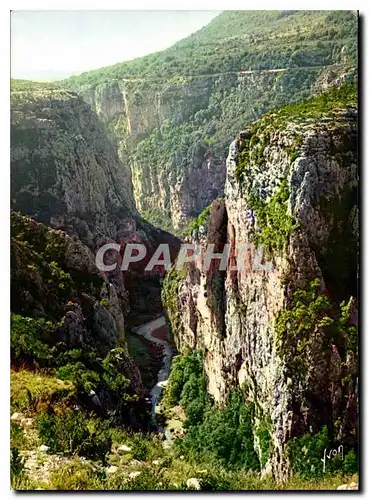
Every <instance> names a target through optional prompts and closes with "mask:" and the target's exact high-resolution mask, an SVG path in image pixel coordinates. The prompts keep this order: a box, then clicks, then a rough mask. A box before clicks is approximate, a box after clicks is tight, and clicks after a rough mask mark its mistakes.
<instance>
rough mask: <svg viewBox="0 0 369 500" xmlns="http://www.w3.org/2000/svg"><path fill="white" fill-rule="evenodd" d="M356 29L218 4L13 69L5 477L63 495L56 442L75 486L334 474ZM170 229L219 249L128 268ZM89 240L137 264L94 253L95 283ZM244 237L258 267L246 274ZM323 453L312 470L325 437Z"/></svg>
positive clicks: (345, 417)
mask: <svg viewBox="0 0 369 500" xmlns="http://www.w3.org/2000/svg"><path fill="white" fill-rule="evenodd" d="M356 35H357V19H356V15H355V13H352V12H346V11H337V12H329V11H252V12H251V11H250V12H248V11H244V12H239V13H234V12H231V11H229V12H224V13H222V14H220V15H219V16H217V17H216V18H215V19H214V20H213V21H212V22H211V23H210V24H209V25H207V26H205V27H204V28H202V29H201V30H200V31H198V32H197V33H195V34H193V35H191V36H190V37H188V38H186V39H184V40H181V41H179V42H178V43H177V44H175V45H174V46H173V47H171V48H169V49H167V50H165V51H162V52H159V53H155V54H150V55H148V56H145V57H143V58H139V59H136V60H133V61H128V62H126V63H120V64H117V65H115V66H112V67H108V68H102V69H100V70H95V71H91V72H88V73H84V74H82V75H79V76H75V77H71V78H70V79H68V80H64V81H61V82H57V83H54V84H48V83H45V84H42V83H34V82H26V81H17V80H15V81H13V82H12V93H11V99H12V101H11V146H12V148H11V169H12V170H11V209H12V213H11V247H12V248H11V285H12V286H11V310H12V320H11V361H12V406H11V410H12V416H11V419H12V453H13V455H12V457H13V462H12V463H13V464H17V463H19V460H22V457H23V459H25V460H26V472H24V469H21V472H20V473H19V474H18V476H17V475H16V474H15V476H14V477H15V480H16V481H18V483H16V485H17V484H18V486H19V484H20V485H21V488H20V489H33V488H34V487H35V486H38V487H41V488H42V489H48V488H50V489H60V488H56V487H55V485H57V486H61V485H60V484H59V483H58V481H57V478H56V476H57V474H56V472H55V463H52V461H53V460H54V461H55V460H56V458H55V457H56V456H57V455H58V454H59V455H62V456H63V457H74V458H73V460H74V462H73V463H72V458H70V462H68V460H69V459H67V458H66V459H65V460H66V462H65V463H64V465H63V466H65V467H66V469H65V470H69V471H72V472H68V473H66V474H67V475H68V477H70V476H72V477H73V478H74V479H73V480H75V481H77V487H79V486H80V485H79V483H78V481H79V480H80V479H77V476H78V477H80V476H79V472H78V471H82V472H81V474H82V476H83V477H84V478H85V479H83V480H81V481H82V487H81V489H95V488H97V489H136V490H147V489H148V490H151V489H179V490H181V489H210V490H229V489H232V490H234V489H235V490H237V489H240V490H241V489H270V488H272V489H279V488H281V489H283V488H286V489H291V488H292V489H294V488H296V485H297V488H302V489H305V488H306V489H315V488H316V487H317V485H318V484H322V485H323V486H322V488H323V489H324V488H326V489H336V488H337V486H339V485H340V484H341V482H342V481H349V479H348V478H351V479H352V478H353V477H354V476H353V474H354V473H356V472H357V453H358V437H357V435H358V373H359V369H358V363H359V351H358V337H357V327H358V319H357V318H358V290H357V277H358V239H359V211H358V210H359V209H358V151H357V150H358V148H357V141H358V130H357V128H358V124H357V121H358V120H357V71H356V66H357V55H356ZM271 40H272V41H273V47H272V48H271V46H270V42H271ZM181 242H185V243H188V244H196V245H198V246H199V248H201V249H202V252H203V254H204V253H205V252H206V249H207V248H208V247H209V246H210V245H214V251H215V252H222V251H224V248H225V245H228V247H229V248H230V255H229V259H228V266H227V268H226V269H222V268H219V262H217V261H216V262H215V263H214V265H212V266H211V267H210V268H205V267H204V266H203V264H202V263H201V260H199V261H197V262H188V263H187V264H186V265H185V266H184V268H183V269H182V270H177V269H175V268H174V267H173V268H172V269H171V270H170V271H167V272H165V269H163V267H162V266H155V267H154V269H153V270H152V271H145V267H146V265H147V263H148V261H149V260H150V258H151V257H152V255H153V254H154V252H155V250H156V249H157V247H158V246H159V245H160V244H163V243H164V244H167V245H168V246H169V249H170V257H171V260H172V262H175V260H176V258H177V256H178V252H179V248H180V244H181ZM106 243H117V244H119V245H120V250H123V249H124V247H125V246H126V245H127V244H130V243H134V244H142V245H144V246H145V248H146V249H147V255H146V257H145V259H144V260H143V261H142V262H137V263H135V264H134V265H133V266H130V267H129V269H128V270H127V271H126V270H124V271H123V272H122V271H121V270H120V267H121V263H122V255H123V254H122V252H121V251H115V250H112V251H110V252H108V253H107V254H106V257H105V263H106V264H112V263H115V262H117V264H118V265H117V267H116V269H115V270H113V271H109V272H102V271H100V270H99V269H98V268H97V267H96V262H95V256H96V252H97V251H98V249H99V248H101V247H102V245H104V244H106ZM245 243H247V244H250V252H246V254H245V255H244V261H245V267H244V269H236V268H235V266H234V264H235V262H236V260H237V258H238V257H239V254H238V253H237V252H238V249H239V248H240V245H242V244H245ZM257 248H263V250H264V260H263V261H262V262H263V263H265V262H266V261H270V262H272V264H273V265H272V267H271V268H269V269H268V268H266V267H265V268H263V267H261V268H260V269H259V268H257V269H256V268H255V266H254V264H253V263H254V262H255V261H254V252H255V249H257ZM164 315H165V320H164ZM164 324H166V326H165V327H164ZM162 327H164V329H167V332H164V333H163V332H161V333H160V331H159V330H160V329H161V328H162ZM166 335H168V337H166ZM173 355H174V357H173ZM172 358H173V363H172ZM168 376H169V377H168ZM163 388H164V396H163V395H162V392H163ZM159 401H160V417H159V416H158V415H156V413H157V410H158V402H159ZM153 417H154V418H153ZM25 420H26V421H28V422H29V426H28V427H27V425H28V424H27V422H25ZM22 422H23V424H22ZM166 422H167V424H166ZM168 422H170V424H168ZM26 424H27V425H26ZM162 426H164V428H163V429H162V428H161V427H162ZM158 430H159V432H158ZM162 431H164V436H163V432H162ZM35 436H37V437H36V438H35ZM163 437H164V438H165V437H166V439H167V441H168V442H170V447H169V446H168V447H167V448H166V446H165V440H164V441H163V440H162V438H163ZM35 442H37V446H38V447H39V448H38V449H40V446H46V448H48V450H47V457H46V458H45V463H46V464H47V467H48V469H47V473H46V472H45V470H46V469H45V467H46V466H45V464H42V465H40V466H38V470H43V471H44V472H45V474H46V476H47V478H48V479H47V480H46V481H42V480H41V479H40V475H41V476H42V474H41V473H40V472H37V471H36V472H35V469H37V467H36V466H34V464H33V465H32V463H33V462H32V460H33V458H32V457H33V455H32V453H33V451H34V447H35V444H34V443H35ZM167 444H168V443H167ZM339 445H340V446H343V449H344V450H345V453H344V454H343V455H342V460H340V461H339V460H338V459H337V460H335V461H331V462H329V464H328V465H327V471H328V474H326V475H325V473H324V474H323V471H322V465H321V459H322V458H323V451H324V449H325V448H328V447H332V448H333V447H334V446H336V447H337V446H339ZM14 450H16V451H14ZM19 457H21V458H19ZM80 457H83V458H84V459H85V460H84V462H85V463H82V462H83V460H82V461H81V460H80ZM17 460H18V462H17ZM58 460H59V459H58ZM209 463H211V464H212V466H209V465H206V464H209ZM27 464H28V465H27ZM58 464H59V462H58ZM14 467H15V466H14ZM68 467H69V469H68ZM211 468H212V469H213V471H211V470H210V469H211ZM14 470H16V469H15V468H14ZM22 471H23V472H22ZM53 471H54V472H53ZM109 471H110V472H109ZM132 474H133V475H132ZM191 479H192V480H194V479H196V481H197V482H194V481H192V482H191ZM294 481H297V483H296V482H295V483H294ZM299 481H300V482H299ZM319 481H321V483H319ZM355 481H357V476H355V477H354V482H355ZM355 484H356V483H355ZM191 485H192V486H191ZM194 485H197V486H198V487H197V486H194ZM75 486H76V485H75V484H74V483H73V484H71V488H70V489H74V487H75ZM356 487H357V484H356ZM61 489H63V488H61ZM319 489H321V488H320V487H319Z"/></svg>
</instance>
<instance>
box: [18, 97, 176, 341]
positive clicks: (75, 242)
mask: <svg viewBox="0 0 369 500" xmlns="http://www.w3.org/2000/svg"><path fill="white" fill-rule="evenodd" d="M11 127H12V137H11V139H12V141H11V142H12V150H11V169H12V170H11V180H12V185H11V206H12V208H13V209H14V210H19V211H21V212H22V213H24V214H26V215H30V216H32V217H34V218H35V219H36V220H38V221H40V222H43V223H44V224H46V225H48V226H51V227H53V228H57V229H61V230H63V231H65V232H66V233H68V234H69V235H70V236H72V238H73V239H71V241H70V244H68V245H67V246H66V252H67V254H66V259H68V261H69V262H70V264H71V265H72V267H76V268H77V269H78V268H81V269H80V272H81V273H82V272H89V273H96V266H95V264H94V261H93V255H91V254H90V255H88V252H89V250H90V251H92V252H93V253H95V252H96V250H97V249H98V248H99V247H100V246H101V245H103V244H104V243H107V242H111V241H114V242H118V243H122V244H124V243H126V242H135V243H142V244H144V245H145V246H146V247H147V249H148V255H151V254H152V253H153V252H154V250H155V249H156V247H157V245H158V244H159V242H160V243H168V244H169V245H170V247H171V248H172V251H173V252H174V253H175V251H176V248H177V247H178V245H179V241H178V240H177V239H176V238H174V237H173V236H171V235H170V234H169V233H166V232H164V231H161V230H159V229H156V228H154V227H153V226H152V225H151V224H149V223H147V222H146V221H144V220H142V219H141V217H140V216H139V215H138V212H137V210H136V207H135V202H134V199H133V194H132V182H131V171H130V168H129V167H127V166H126V164H125V163H124V162H122V161H121V160H120V159H119V157H118V153H117V148H116V144H115V143H114V142H113V141H112V140H111V139H109V137H108V131H107V128H106V126H105V125H104V123H103V122H102V121H101V120H100V119H99V118H98V117H97V115H96V113H95V112H94V111H92V110H91V107H90V106H89V105H88V104H86V103H85V102H84V101H83V100H82V99H81V98H80V97H78V96H77V95H76V94H74V93H72V92H67V91H61V90H55V89H54V90H52V89H37V88H36V89H34V90H32V89H31V90H28V91H14V92H13V93H12V114H11ZM84 245H86V246H84ZM111 258H112V259H114V260H115V261H118V262H119V263H120V262H121V257H120V256H119V255H118V254H117V252H114V255H113V256H112V257H111ZM81 266H82V267H81ZM86 266H87V267H86ZM139 271H140V272H138V270H137V269H136V270H135V271H133V272H132V273H129V276H126V277H124V276H123V274H122V273H121V272H120V270H119V265H118V267H117V270H116V271H113V272H110V273H108V275H107V277H108V279H109V282H110V285H109V286H108V285H106V286H105V288H104V292H103V296H102V299H104V298H107V299H108V300H109V301H110V302H111V304H114V305H112V306H111V307H112V313H113V316H114V322H118V324H119V331H120V338H121V339H122V341H124V321H123V315H125V316H127V314H128V313H129V310H130V304H131V305H132V315H133V316H134V317H135V315H136V313H137V312H139V310H140V309H138V310H137V307H136V304H135V301H134V298H133V294H132V296H130V295H129V292H128V290H127V282H128V283H129V286H130V288H131V289H132V290H137V289H140V286H141V282H143V283H144V284H145V286H146V287H148V288H150V287H151V288H153V290H154V291H155V292H153V293H152V294H151V295H147V294H145V293H142V299H141V305H140V307H141V309H142V307H143V308H144V309H145V310H146V311H147V315H148V316H150V317H151V318H152V317H155V315H156V314H158V313H160V312H161V303H160V290H159V286H158V283H159V276H156V277H155V276H146V275H145V274H144V273H143V272H141V271H142V270H139ZM162 272H163V270H162ZM105 296H106V297H105ZM153 296H154V299H153ZM152 305H153V307H152ZM94 311H95V313H94V318H95V319H94V321H95V325H96V328H100V329H102V328H103V327H102V325H103V324H107V318H106V317H105V312H104V311H103V310H101V309H100V307H98V306H96V307H95V308H94ZM133 319H134V318H133ZM99 325H100V326H99ZM104 328H105V327H104ZM102 336H103V337H104V338H106V332H102Z"/></svg>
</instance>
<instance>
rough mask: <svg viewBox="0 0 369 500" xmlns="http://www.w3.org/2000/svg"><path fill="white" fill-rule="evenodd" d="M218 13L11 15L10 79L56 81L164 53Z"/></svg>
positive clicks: (46, 13) (40, 13)
mask: <svg viewBox="0 0 369 500" xmlns="http://www.w3.org/2000/svg"><path fill="white" fill-rule="evenodd" d="M218 14H219V12H216V11H122V10H121V11H101V10H100V11H71V10H70V11H12V15H11V76H12V78H22V79H27V80H38V81H52V80H57V79H62V78H66V77H69V76H71V75H76V74H79V73H82V72H84V71H89V70H92V69H96V68H101V67H103V66H108V65H110V64H115V63H117V62H122V61H127V60H130V59H134V58H135V57H140V56H144V55H146V54H149V53H151V52H156V51H158V50H163V49H165V48H167V47H170V46H171V45H172V44H173V43H175V42H176V41H178V40H180V39H181V38H185V37H186V36H188V35H190V34H191V33H194V32H195V31H197V30H199V29H200V28H201V27H202V26H205V25H206V24H208V23H209V22H210V21H211V20H212V19H213V18H214V17H215V16H216V15H218Z"/></svg>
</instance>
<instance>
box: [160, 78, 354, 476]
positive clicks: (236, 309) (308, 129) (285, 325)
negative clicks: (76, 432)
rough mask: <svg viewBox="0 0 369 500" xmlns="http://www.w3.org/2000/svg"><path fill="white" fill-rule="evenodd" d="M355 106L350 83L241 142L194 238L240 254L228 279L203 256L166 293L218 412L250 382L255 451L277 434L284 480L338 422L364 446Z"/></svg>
mask: <svg viewBox="0 0 369 500" xmlns="http://www.w3.org/2000/svg"><path fill="white" fill-rule="evenodd" d="M355 106H356V94H355V89H354V87H353V86H350V85H343V86H341V87H340V88H339V89H336V88H333V89H331V90H330V91H328V92H327V93H325V94H322V95H320V96H317V97H316V98H314V99H312V100H310V101H306V102H303V103H298V104H296V105H292V106H287V107H286V108H282V109H281V110H280V111H278V112H275V113H271V114H269V115H266V116H264V117H263V118H262V119H260V120H259V121H257V122H255V123H254V124H252V125H251V126H250V127H249V128H248V129H246V130H245V131H243V132H242V133H240V134H239V136H238V138H237V139H236V140H235V141H234V142H233V143H232V145H231V147H230V150H229V156H228V159H227V179H226V185H225V197H224V200H216V201H214V202H213V204H212V206H211V211H210V215H209V218H208V223H207V225H202V226H200V227H199V230H197V231H196V232H195V233H193V235H192V237H193V241H195V242H198V243H200V244H201V245H202V246H203V249H204V251H205V246H206V245H209V244H210V243H214V244H215V251H218V252H220V251H222V250H223V248H224V245H225V244H228V245H230V258H229V265H228V267H227V270H226V271H221V270H219V267H217V266H215V267H214V266H213V267H211V268H210V270H207V269H205V268H204V265H203V262H204V261H203V260H200V261H198V262H196V263H190V264H188V266H189V267H188V270H187V271H186V272H184V271H182V273H180V272H179V271H171V273H169V275H168V276H167V279H166V283H165V287H164V295H163V296H164V300H165V303H166V307H167V311H168V316H169V319H170V321H171V324H172V335H173V338H174V341H175V343H176V346H177V348H178V349H179V351H183V350H184V348H185V347H186V346H189V347H190V348H191V349H195V348H204V349H205V357H204V365H205V371H206V374H207V376H208V391H209V393H210V394H211V395H212V396H213V397H214V398H215V400H216V401H218V402H219V403H220V404H223V403H224V402H225V401H226V400H227V396H228V394H229V392H230V390H231V389H232V388H234V387H237V386H243V387H245V389H246V392H247V394H248V398H249V399H250V400H252V401H253V402H254V403H255V418H254V436H255V449H256V451H257V452H258V453H259V455H261V453H262V450H261V448H260V442H259V438H258V430H259V429H260V428H263V429H264V430H265V429H267V431H268V433H269V436H270V454H269V465H270V466H271V467H272V469H273V473H274V475H275V477H276V478H277V479H279V480H282V479H285V478H286V477H287V476H288V475H289V471H290V470H291V469H290V468H291V466H292V465H291V464H290V463H289V459H288V454H287V452H286V450H287V444H288V441H289V440H290V439H291V438H293V437H295V436H299V435H302V434H306V433H311V434H313V433H316V432H318V431H319V430H320V428H321V426H322V425H328V428H329V431H330V433H331V435H332V436H334V438H335V439H336V440H337V441H339V442H341V443H343V444H345V445H346V444H349V445H350V446H353V445H355V442H356V420H357V389H358V388H357V378H356V377H357V376H358V368H357V337H356V324H357V309H356V297H357V238H358V233H357V231H358V209H357V114H356V109H355ZM250 242H251V243H252V246H251V250H248V251H247V252H246V254H245V255H244V256H243V257H242V256H241V255H240V253H237V247H238V245H239V244H245V243H250ZM261 246H262V247H263V248H264V260H260V254H258V252H257V247H261ZM237 258H238V259H239V260H240V259H241V260H242V261H243V262H244V265H245V267H244V270H237V269H235V267H234V266H235V264H236V263H237ZM268 262H269V263H270V264H271V268H270V269H268V268H267V267H260V265H258V264H260V263H261V264H262V265H264V266H265V265H266V264H267V263H268Z"/></svg>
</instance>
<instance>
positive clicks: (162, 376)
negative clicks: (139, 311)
mask: <svg viewBox="0 0 369 500" xmlns="http://www.w3.org/2000/svg"><path fill="white" fill-rule="evenodd" d="M165 329H166V323H165V317H164V316H160V317H159V318H157V319H154V320H153V321H150V322H149V323H145V324H143V325H140V326H138V327H136V328H134V329H133V331H134V333H136V334H137V335H141V336H142V337H145V339H147V340H149V341H150V342H154V343H155V344H158V345H161V346H163V348H164V350H163V366H162V367H161V369H160V371H159V373H158V379H157V382H156V384H155V385H154V387H153V388H152V389H151V391H150V398H151V416H152V420H153V422H154V423H156V415H157V413H158V412H157V408H158V403H159V401H160V396H161V394H162V392H163V388H164V387H165V386H166V384H167V382H168V377H169V372H170V366H171V364H172V359H173V353H174V351H173V348H172V346H171V345H170V342H169V341H168V340H165V338H167V332H166V331H165ZM163 331H164V334H163ZM159 332H160V333H159ZM155 334H157V335H160V336H162V337H164V338H159V337H158V336H155ZM159 431H160V432H161V433H163V434H164V435H165V438H166V440H167V442H168V443H167V444H170V443H171V442H172V435H171V433H170V432H169V431H168V430H167V429H162V428H161V427H159Z"/></svg>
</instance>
